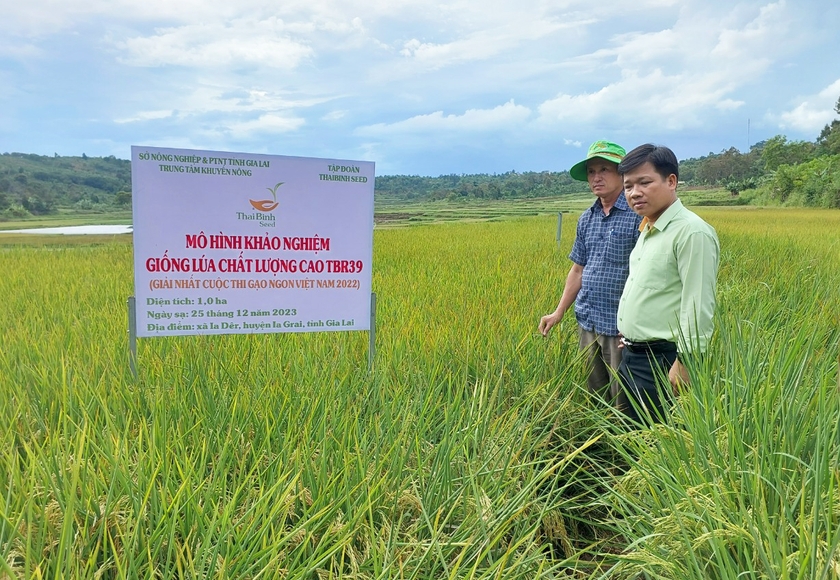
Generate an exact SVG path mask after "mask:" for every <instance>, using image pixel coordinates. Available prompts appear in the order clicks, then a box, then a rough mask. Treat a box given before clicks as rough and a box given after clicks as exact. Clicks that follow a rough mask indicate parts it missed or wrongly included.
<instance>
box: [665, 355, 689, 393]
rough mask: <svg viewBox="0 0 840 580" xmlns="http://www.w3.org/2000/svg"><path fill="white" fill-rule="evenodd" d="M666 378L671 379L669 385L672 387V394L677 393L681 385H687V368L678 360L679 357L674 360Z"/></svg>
mask: <svg viewBox="0 0 840 580" xmlns="http://www.w3.org/2000/svg"><path fill="white" fill-rule="evenodd" d="M668 380H669V381H671V386H672V387H673V388H674V394H675V395H679V394H680V389H681V387H682V385H687V384H688V383H689V382H690V381H689V377H688V369H687V368H685V365H683V364H682V363H681V362H680V359H677V360H675V361H674V364H672V365H671V368H670V370H669V371H668Z"/></svg>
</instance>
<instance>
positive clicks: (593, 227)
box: [539, 141, 642, 401]
mask: <svg viewBox="0 0 840 580" xmlns="http://www.w3.org/2000/svg"><path fill="white" fill-rule="evenodd" d="M624 155H625V151H624V148H622V147H621V146H619V145H616V144H615V143H611V142H609V141H596V142H595V143H593V144H592V146H591V147H589V152H588V153H587V155H586V159H584V160H583V161H581V162H580V163H577V164H575V165H574V166H572V168H571V169H570V170H569V174H570V175H571V176H572V178H574V179H577V180H579V181H587V182H589V188H590V189H591V190H592V193H593V194H595V197H596V198H597V199H596V200H595V203H593V204H592V206H591V207H590V208H589V209H587V210H586V211H584V212H583V215H581V216H580V218H579V219H578V223H577V231H576V234H575V242H574V245H573V246H572V252H571V254H569V259H571V260H572V268H571V269H570V270H569V274H568V275H567V276H566V285H565V286H564V288H563V293H562V295H561V297H560V303H559V304H558V305H557V308H556V309H555V310H554V312H552V313H551V314H546V315H545V316H543V317H542V318H541V319H540V324H539V331H540V332H541V333H542V335H543V336H546V335H547V334H548V332H549V331H550V330H551V328H552V327H553V326H554V325H556V324H557V323H558V322H560V320H561V319H562V318H563V315H564V314H566V311H567V310H568V309H569V308H570V307H571V306H572V304H574V305H575V317H576V318H577V323H578V329H579V331H580V348H581V350H583V351H584V352H585V353H586V360H587V364H588V365H589V376H588V377H587V386H588V387H589V390H590V391H591V392H592V393H596V394H598V395H600V396H602V397H604V398H608V399H609V400H610V401H613V400H614V399H615V398H616V396H617V395H618V392H619V390H620V387H619V385H618V383H617V382H616V381H615V380H614V379H613V373H611V372H610V369H617V368H618V365H619V363H620V362H621V350H620V349H619V340H618V328H617V327H616V313H617V312H618V301H619V299H620V298H621V292H622V290H623V289H624V283H625V281H626V280H627V274H628V271H629V260H630V252H631V251H632V250H633V246H635V245H636V240H637V239H638V237H639V223H640V222H641V219H642V218H641V216H639V215H637V214H636V213H635V212H634V211H632V210H631V209H630V207H629V206H628V205H627V200H626V199H625V197H624V191H623V179H622V177H621V176H620V175H619V174H618V164H619V163H620V162H621V160H622V159H623V158H624Z"/></svg>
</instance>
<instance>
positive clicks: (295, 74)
mask: <svg viewBox="0 0 840 580" xmlns="http://www.w3.org/2000/svg"><path fill="white" fill-rule="evenodd" d="M2 12H3V17H2V19H0V111H2V113H0V152H4V151H8V152H12V151H18V152H23V153H38V154H42V155H52V154H54V153H58V154H59V155H81V154H82V153H86V154H87V155H89V156H107V155H114V156H116V157H119V158H122V159H128V158H129V157H130V147H131V145H150V146H161V147H178V148H190V149H209V150H219V151H240V152H251V153H268V154H276V155H297V156H306V157H328V158H338V159H353V160H368V161H374V162H376V172H377V174H378V175H392V174H412V175H440V174H448V173H458V174H460V173H502V172H505V171H510V170H515V171H543V170H551V171H560V170H564V169H568V168H569V167H570V166H571V165H572V164H573V163H575V162H576V161H578V160H580V159H582V158H583V157H584V156H585V153H586V148H587V147H588V145H589V143H590V142H591V141H593V140H596V139H611V140H614V141H617V142H619V143H621V144H622V145H624V146H626V147H627V148H628V149H629V148H631V147H633V146H635V145H638V144H640V143H644V142H648V141H652V142H656V143H660V144H664V145H668V146H670V147H671V148H672V149H674V151H675V152H676V153H677V156H678V157H679V158H681V159H685V158H689V157H696V156H700V155H705V154H707V153H709V152H715V153H717V152H720V151H722V150H724V149H728V148H729V147H731V146H735V147H737V148H738V149H740V150H742V151H744V150H746V149H747V147H748V145H749V144H753V143H755V142H757V141H759V140H762V139H767V138H769V137H772V136H774V135H777V134H783V135H786V136H787V137H788V138H789V139H791V140H800V139H804V140H809V141H811V140H814V139H815V138H816V137H817V135H818V134H819V132H820V130H821V129H822V127H823V126H824V125H825V124H826V123H828V122H830V121H831V120H832V119H834V118H835V117H836V115H835V113H834V110H833V109H834V105H835V103H836V102H837V99H838V97H840V33H838V31H840V2H837V1H836V0H802V1H797V2H794V1H793V0H781V1H778V2H768V1H738V0H735V1H729V0H687V1H683V2H678V1H669V0H635V1H633V2H610V3H599V4H592V3H587V2H579V1H576V0H515V1H514V0H484V1H483V2H476V1H475V0H459V1H454V2H443V3H432V2H429V1H428V0H341V1H336V0H283V1H282V2H277V1H268V0H237V1H235V2H231V1H230V0H178V1H172V0H145V1H142V2H137V1H136V0H131V1H128V0H23V1H17V2H13V1H12V0H7V1H6V2H4V6H3V10H2Z"/></svg>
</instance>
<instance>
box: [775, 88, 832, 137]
mask: <svg viewBox="0 0 840 580" xmlns="http://www.w3.org/2000/svg"><path fill="white" fill-rule="evenodd" d="M838 98H840V78H838V79H837V80H836V81H834V82H833V83H831V84H830V85H828V86H827V87H825V88H824V89H823V90H821V91H820V92H819V93H817V94H816V95H809V96H805V97H799V98H798V99H797V101H800V100H801V102H800V104H798V105H797V106H796V107H794V108H793V109H791V110H789V111H786V112H784V113H782V114H781V115H780V116H779V119H778V123H779V127H781V128H782V129H793V130H796V131H800V132H803V133H816V132H817V131H820V130H821V129H822V128H823V127H824V126H825V125H827V124H829V123H831V121H832V120H833V119H835V118H837V113H836V112H835V110H834V107H835V105H836V104H837V99H838Z"/></svg>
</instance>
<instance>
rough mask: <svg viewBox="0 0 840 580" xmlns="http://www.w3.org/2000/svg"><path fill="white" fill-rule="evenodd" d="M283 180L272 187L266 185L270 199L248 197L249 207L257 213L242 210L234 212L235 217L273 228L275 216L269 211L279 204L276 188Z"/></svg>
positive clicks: (262, 226)
mask: <svg viewBox="0 0 840 580" xmlns="http://www.w3.org/2000/svg"><path fill="white" fill-rule="evenodd" d="M281 185H283V182H282V181H281V182H280V183H278V184H276V185H275V186H274V187H266V189H267V190H268V191H270V192H271V199H249V200H248V201H249V202H251V207H253V208H254V209H255V210H257V213H245V212H244V211H238V212H236V219H238V220H246V221H254V222H257V223H258V224H259V226H260V227H261V228H273V227H275V225H276V218H275V217H274V214H273V213H271V212H273V211H274V210H275V209H277V207H278V206H279V205H280V203H279V202H278V201H277V190H278V189H279V188H280V186H281Z"/></svg>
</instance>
